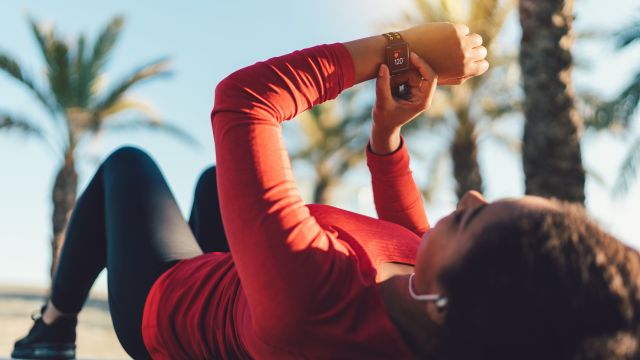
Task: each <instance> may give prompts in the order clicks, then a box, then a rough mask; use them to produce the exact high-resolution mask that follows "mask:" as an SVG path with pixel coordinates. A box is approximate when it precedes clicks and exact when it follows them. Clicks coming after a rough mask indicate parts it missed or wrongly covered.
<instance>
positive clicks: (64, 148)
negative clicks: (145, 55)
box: [0, 16, 190, 275]
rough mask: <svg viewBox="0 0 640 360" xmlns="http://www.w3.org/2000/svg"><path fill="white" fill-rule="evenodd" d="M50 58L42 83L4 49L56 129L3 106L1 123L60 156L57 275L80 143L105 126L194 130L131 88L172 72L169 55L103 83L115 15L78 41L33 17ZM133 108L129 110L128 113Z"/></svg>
mask: <svg viewBox="0 0 640 360" xmlns="http://www.w3.org/2000/svg"><path fill="white" fill-rule="evenodd" d="M29 23H30V27H31V30H32V33H33V35H34V37H35V39H36V41H37V44H38V48H39V50H40V51H41V53H42V56H43V58H44V63H45V71H44V73H45V74H46V79H45V81H44V82H43V84H42V85H40V84H38V83H37V82H36V80H35V79H34V78H33V76H32V75H31V74H30V73H28V72H27V71H26V70H25V69H24V67H22V66H21V65H20V64H19V63H18V61H16V60H15V59H14V58H12V57H11V56H9V55H8V54H5V53H0V69H1V70H2V71H3V72H4V73H5V74H6V75H8V76H9V77H11V78H13V79H14V80H16V81H17V82H18V83H19V84H21V85H22V86H24V87H26V88H27V89H28V90H30V92H31V93H32V95H34V97H35V99H36V100H37V103H38V104H39V105H40V106H41V107H42V108H43V109H44V110H45V111H46V114H47V115H48V118H49V119H48V121H50V124H49V126H50V127H53V129H54V130H53V131H54V134H53V135H50V134H49V135H48V134H47V133H46V132H45V128H44V127H43V125H46V124H45V123H43V122H42V120H36V119H31V118H27V117H26V116H22V115H19V114H16V113H12V112H9V111H4V110H0V129H15V130H19V131H22V132H24V133H26V134H28V135H33V136H36V137H37V138H39V139H41V140H43V141H44V142H45V143H47V144H48V145H50V146H51V147H52V148H53V149H54V150H55V151H56V152H57V156H59V158H60V160H61V163H62V165H61V167H60V169H59V170H58V171H57V173H56V178H55V182H54V186H53V192H52V200H53V216H52V228H53V238H52V241H51V250H52V264H51V274H52V275H53V273H54V271H55V268H56V265H57V259H58V256H59V253H60V249H61V248H62V243H63V240H64V231H65V227H66V223H67V220H68V215H69V213H70V211H71V209H73V206H74V205H75V200H76V192H77V185H78V175H77V171H76V158H77V156H78V155H80V154H79V151H78V144H79V143H80V141H81V140H83V139H85V138H89V139H90V138H95V137H96V136H99V135H100V134H102V133H103V132H104V131H106V130H110V129H126V128H140V127H143V128H156V129H159V130H164V131H168V132H169V133H170V134H173V135H177V136H179V137H180V138H181V139H183V140H188V139H190V136H189V135H187V134H186V133H184V132H183V131H181V130H180V129H178V128H176V127H173V126H170V125H168V124H165V123H161V122H160V120H159V119H158V117H157V116H156V115H155V113H154V111H153V109H152V108H151V107H150V106H149V105H147V104H145V103H144V102H142V101H139V100H136V99H135V98H132V97H130V96H129V90H130V89H131V88H132V87H134V86H136V85H138V84H140V83H142V82H145V81H148V80H152V79H156V78H160V77H165V76H167V75H169V74H170V72H169V71H168V62H167V60H166V59H159V60H156V61H152V62H150V63H147V64H145V65H143V66H140V67H138V68H136V69H135V70H134V71H132V72H131V74H129V75H128V76H126V77H124V78H123V79H122V80H121V81H119V82H117V83H116V84H115V85H114V86H112V87H110V88H109V89H103V88H102V86H101V79H102V78H103V73H104V68H105V65H106V63H107V60H108V58H109V55H110V53H111V50H112V49H113V47H114V45H115V43H116V41H117V39H118V37H119V35H120V32H121V29H122V26H123V24H124V19H123V17H121V16H118V17H115V18H114V19H112V20H111V22H110V23H109V24H108V25H107V27H106V28H105V29H104V30H103V31H102V32H101V33H100V35H99V36H98V38H97V39H96V40H95V42H94V43H93V44H88V42H87V40H86V38H85V36H84V35H81V36H79V37H78V39H77V41H76V42H75V43H72V42H71V41H66V40H65V39H63V38H62V37H60V36H58V34H56V33H55V31H54V28H53V27H50V28H48V29H45V28H44V27H42V26H40V25H39V24H37V23H36V22H35V21H34V20H33V19H29ZM126 114H128V115H129V116H126V117H125V116H124V115H126Z"/></svg>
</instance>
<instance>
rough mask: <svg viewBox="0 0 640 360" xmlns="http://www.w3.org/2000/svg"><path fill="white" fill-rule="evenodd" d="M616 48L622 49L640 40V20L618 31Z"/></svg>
mask: <svg viewBox="0 0 640 360" xmlns="http://www.w3.org/2000/svg"><path fill="white" fill-rule="evenodd" d="M617 38H618V39H617V44H616V45H617V46H618V48H623V47H626V46H628V45H629V44H631V43H632V42H634V41H636V40H640V20H636V21H635V22H634V23H632V24H631V25H629V26H627V27H626V28H624V29H622V30H620V31H619V32H618V34H617Z"/></svg>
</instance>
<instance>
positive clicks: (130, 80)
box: [93, 58, 171, 112]
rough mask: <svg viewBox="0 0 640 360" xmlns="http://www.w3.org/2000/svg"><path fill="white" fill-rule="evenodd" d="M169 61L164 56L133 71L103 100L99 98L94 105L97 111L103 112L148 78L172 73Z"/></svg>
mask: <svg viewBox="0 0 640 360" xmlns="http://www.w3.org/2000/svg"><path fill="white" fill-rule="evenodd" d="M168 67H169V61H168V60H167V59H166V58H162V59H159V60H156V61H152V62H151V63H149V64H146V65H143V66H141V67H139V68H138V69H136V70H135V71H133V73H132V74H131V75H129V76H127V77H125V78H124V79H123V80H121V81H120V82H119V83H118V84H117V85H116V86H114V87H113V88H112V89H111V91H109V92H108V93H107V95H105V96H104V97H102V99H101V100H98V102H97V104H96V105H95V106H94V107H93V108H94V110H95V111H96V112H102V111H104V110H105V109H107V108H109V107H111V106H113V104H115V103H116V102H118V100H119V99H120V98H121V97H122V96H123V95H124V94H125V93H126V92H127V91H128V90H129V89H131V88H132V87H133V86H134V85H137V84H140V83H142V82H144V81H146V80H150V79H154V78H159V77H165V76H169V75H171V71H169V70H168Z"/></svg>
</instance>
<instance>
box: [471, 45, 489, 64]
mask: <svg viewBox="0 0 640 360" xmlns="http://www.w3.org/2000/svg"><path fill="white" fill-rule="evenodd" d="M486 57H487V48H486V47H484V46H478V47H474V48H473V49H470V50H468V51H467V59H468V61H469V62H476V61H482V60H484V59H485V58H486Z"/></svg>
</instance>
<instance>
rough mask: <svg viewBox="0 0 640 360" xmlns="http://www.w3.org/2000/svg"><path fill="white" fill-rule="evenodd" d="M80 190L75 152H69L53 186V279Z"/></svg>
mask: <svg viewBox="0 0 640 360" xmlns="http://www.w3.org/2000/svg"><path fill="white" fill-rule="evenodd" d="M77 188H78V173H77V172H76V168H75V163H74V159H73V150H68V151H67V152H66V154H65V160H64V165H63V166H62V168H61V169H60V170H59V171H58V175H57V176H56V181H55V183H54V185H53V193H52V200H53V216H52V218H51V220H52V225H53V239H52V240H51V254H52V260H51V278H52V279H53V276H54V275H55V271H56V269H57V266H58V258H59V257H60V250H62V245H63V244H64V234H65V230H66V227H67V222H68V220H69V215H70V214H71V210H72V209H73V207H74V205H75V203H76V192H77Z"/></svg>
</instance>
